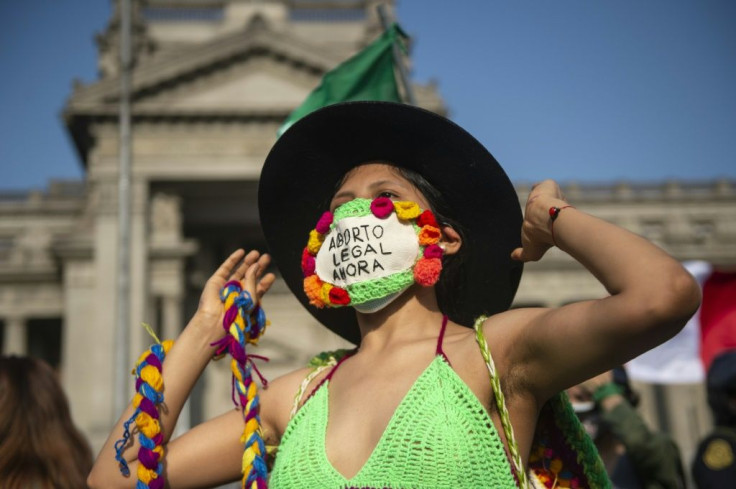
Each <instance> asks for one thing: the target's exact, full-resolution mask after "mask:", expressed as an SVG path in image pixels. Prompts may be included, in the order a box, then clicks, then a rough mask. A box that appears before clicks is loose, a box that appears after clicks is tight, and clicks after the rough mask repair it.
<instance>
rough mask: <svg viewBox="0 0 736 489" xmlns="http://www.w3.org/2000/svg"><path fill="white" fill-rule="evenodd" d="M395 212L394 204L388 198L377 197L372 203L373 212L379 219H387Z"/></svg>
mask: <svg viewBox="0 0 736 489" xmlns="http://www.w3.org/2000/svg"><path fill="white" fill-rule="evenodd" d="M393 211H394V203H393V201H392V200H391V199H389V198H388V197H376V198H375V199H373V202H371V212H372V213H373V215H374V216H376V217H377V218H379V219H385V218H387V217H388V216H390V215H391V213H392V212H393Z"/></svg>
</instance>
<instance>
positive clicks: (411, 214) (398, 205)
mask: <svg viewBox="0 0 736 489" xmlns="http://www.w3.org/2000/svg"><path fill="white" fill-rule="evenodd" d="M394 209H396V215H397V216H398V217H399V219H401V220H403V221H408V220H410V219H416V218H417V217H419V215H420V214H421V213H422V210H421V209H420V208H419V205H418V204H417V203H416V202H409V201H404V202H394Z"/></svg>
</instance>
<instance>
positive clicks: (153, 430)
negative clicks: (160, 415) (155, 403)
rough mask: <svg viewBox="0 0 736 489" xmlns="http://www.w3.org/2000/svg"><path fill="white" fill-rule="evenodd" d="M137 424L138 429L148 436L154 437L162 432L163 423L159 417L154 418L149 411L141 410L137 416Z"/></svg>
mask: <svg viewBox="0 0 736 489" xmlns="http://www.w3.org/2000/svg"><path fill="white" fill-rule="evenodd" d="M135 425H136V426H137V427H138V430H139V431H140V432H141V433H143V434H144V435H146V436H147V437H148V438H153V437H154V436H156V435H157V434H159V433H160V432H161V425H160V424H159V422H158V420H157V419H153V418H152V417H151V416H149V415H148V413H145V412H140V413H138V416H136V417H135Z"/></svg>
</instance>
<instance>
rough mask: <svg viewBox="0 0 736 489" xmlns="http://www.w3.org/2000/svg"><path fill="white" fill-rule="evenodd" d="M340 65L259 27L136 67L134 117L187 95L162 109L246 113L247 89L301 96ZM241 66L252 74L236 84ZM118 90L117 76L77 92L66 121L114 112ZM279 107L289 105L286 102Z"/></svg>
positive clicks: (300, 43)
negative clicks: (238, 110)
mask: <svg viewBox="0 0 736 489" xmlns="http://www.w3.org/2000/svg"><path fill="white" fill-rule="evenodd" d="M340 61H341V60H340V59H333V57H332V55H331V54H328V53H325V52H323V50H320V49H318V48H315V47H312V46H310V45H309V44H308V43H305V41H304V40H303V39H296V38H294V37H292V36H290V35H289V34H286V33H283V32H275V31H273V30H270V29H269V28H268V27H267V26H266V25H263V24H258V25H256V27H255V28H251V29H249V30H246V31H242V32H238V33H236V34H231V35H228V36H226V37H223V38H221V39H216V40H214V41H212V42H210V43H207V44H205V45H202V46H198V47H195V48H193V49H192V50H189V51H187V52H186V53H184V54H178V55H175V56H170V55H169V56H160V57H156V56H154V57H153V58H151V59H150V60H148V61H147V62H146V63H143V64H141V65H140V66H137V67H136V68H135V69H134V71H133V81H132V100H133V114H134V115H136V111H137V110H140V113H141V114H145V113H148V112H149V111H150V110H151V109H152V108H153V107H151V104H154V105H158V104H157V102H162V101H168V102H171V101H172V100H177V99H178V100H183V99H184V98H188V97H190V96H191V97H194V98H193V100H189V101H187V102H181V103H174V104H173V105H171V104H168V105H167V106H165V107H161V109H168V110H165V112H166V111H169V112H176V110H175V109H179V110H184V111H186V109H196V111H197V112H203V111H206V110H207V109H208V108H211V109H212V110H213V111H214V112H219V111H220V110H221V109H222V108H223V104H222V101H221V98H222V97H229V99H230V103H229V104H227V105H226V107H227V108H228V110H229V111H232V110H233V109H235V108H236V107H237V106H238V105H240V106H242V107H243V108H244V109H248V108H250V107H252V105H253V102H254V99H257V98H258V97H257V94H256V93H246V91H245V89H248V90H249V91H253V90H256V89H258V88H268V90H263V91H262V93H261V94H260V95H261V96H267V97H269V98H271V102H275V101H277V100H275V99H277V98H278V92H277V93H269V92H270V91H271V89H272V88H274V87H275V88H277V89H279V90H278V91H281V92H282V94H286V93H287V92H290V91H292V88H293V87H296V93H301V94H302V95H304V94H305V93H304V91H303V90H300V89H299V87H300V85H301V86H309V85H311V87H313V86H314V85H315V84H316V81H317V80H318V79H319V77H320V76H321V75H322V74H324V73H325V72H326V71H328V70H329V69H331V68H332V67H334V66H335V65H336V64H337V63H339V62H340ZM244 67H247V69H248V70H251V71H252V73H251V74H250V75H248V76H246V75H243V74H242V73H240V79H238V76H237V73H233V72H237V71H238V69H242V68H244ZM275 67H280V69H275ZM260 71H265V73H260ZM233 74H235V75H236V76H233ZM213 82H214V83H213ZM309 82H311V83H309ZM268 83H273V84H274V85H269V84H268ZM213 84H214V86H206V85H213ZM243 84H244V85H243ZM119 87H120V79H119V77H117V76H116V77H110V78H107V79H103V80H101V81H99V82H96V83H94V84H91V85H87V86H83V87H79V88H77V89H76V90H75V92H74V93H73V94H72V96H71V97H70V99H69V100H68V103H67V106H66V109H65V116H66V118H67V121H68V122H69V121H70V120H71V119H73V118H75V117H79V116H85V115H89V116H93V115H106V114H113V113H115V112H116V111H117V104H118V101H119V90H120V88H119ZM307 91H308V90H307ZM255 102H258V103H255V105H256V106H258V107H260V108H266V107H267V108H268V109H269V110H273V109H274V108H275V107H274V106H273V103H271V104H266V103H265V101H263V100H261V101H260V102H259V101H258V100H255ZM210 104H211V105H210ZM282 105H284V107H286V106H288V104H287V103H284V102H282ZM293 106H294V105H293V102H292V105H291V107H292V108H293Z"/></svg>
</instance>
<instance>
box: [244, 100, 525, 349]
mask: <svg viewBox="0 0 736 489" xmlns="http://www.w3.org/2000/svg"><path fill="white" fill-rule="evenodd" d="M372 161H381V162H390V163H391V164H393V165H394V166H397V167H401V168H407V169H410V170H413V171H415V172H417V173H419V174H420V175H422V176H423V177H424V178H425V179H426V180H427V181H428V182H429V183H430V184H432V185H433V186H434V187H435V188H436V189H437V190H439V192H440V193H441V194H442V197H443V198H444V201H445V203H446V204H447V209H444V210H443V212H442V214H444V215H445V216H446V217H449V218H451V219H453V220H454V221H456V222H458V223H459V224H460V225H461V227H462V229H463V231H464V237H463V246H464V247H466V250H464V252H465V253H467V255H466V256H465V265H464V284H463V287H462V292H461V293H458V294H452V293H451V292H450V294H449V297H447V298H446V299H445V300H452V301H453V306H454V307H452V308H445V307H443V304H442V303H440V308H441V309H442V310H443V311H446V310H449V309H452V310H454V311H459V312H456V313H454V314H453V313H450V314H449V316H450V319H451V320H452V321H455V322H457V323H459V324H462V325H464V326H472V324H473V321H474V320H475V318H477V317H478V316H480V315H484V314H485V315H491V314H495V313H497V312H501V311H504V310H506V309H508V308H509V306H510V305H511V301H512V300H513V298H514V294H515V293H516V289H517V287H518V285H519V280H520V278H521V271H522V264H521V263H520V262H517V261H514V260H512V259H511V252H512V251H513V250H514V248H517V247H518V246H520V243H521V223H522V215H521V207H520V205H519V199H518V196H517V194H516V191H515V190H514V187H513V185H512V184H511V182H510V181H509V178H508V176H506V173H505V172H504V171H503V169H502V168H501V166H500V165H499V164H498V162H497V161H496V159H495V158H494V157H493V156H492V155H491V154H490V153H489V152H488V150H486V149H485V148H484V147H483V145H482V144H481V143H480V142H478V140H476V139H475V138H474V137H473V136H471V135H470V134H469V133H468V132H467V131H465V130H464V129H463V128H461V127H460V126H458V125H457V124H455V123H454V122H452V121H450V120H448V119H446V118H444V117H442V116H440V115H437V114H435V113H433V112H429V111H427V110H424V109H420V108H418V107H414V106H411V105H405V104H397V103H388V102H346V103H341V104H336V105H331V106H328V107H325V108H322V109H320V110H317V111H315V112H312V113H311V114H309V115H307V116H305V117H304V118H302V119H301V120H299V121H298V122H296V123H295V124H294V125H293V126H291V127H290V128H289V129H288V130H287V131H286V132H285V133H284V134H283V135H282V136H281V137H280V138H279V139H278V141H277V142H276V144H275V145H274V146H273V148H272V149H271V151H270V153H269V154H268V156H267V157H266V161H265V163H264V165H263V171H262V172H261V178H260V184H259V189H258V207H259V212H260V219H261V226H262V228H263V232H264V234H265V237H266V241H267V243H268V247H269V252H270V253H271V255H272V256H273V258H274V261H275V263H276V265H277V266H278V268H279V270H280V271H281V275H282V277H283V279H284V280H285V281H286V283H287V284H288V286H289V288H290V289H291V291H292V292H293V293H294V294H295V295H296V296H297V298H298V299H299V301H300V302H301V303H302V305H304V307H305V308H307V310H308V311H309V312H310V313H311V314H312V316H314V317H315V318H316V319H317V320H318V321H319V322H321V323H322V324H324V325H325V326H327V327H328V328H329V329H331V330H332V331H334V332H335V333H337V334H338V335H340V336H342V337H343V338H345V339H346V340H348V341H351V342H353V343H355V344H358V343H360V331H359V329H358V323H357V319H356V313H355V311H354V310H353V308H351V307H343V308H336V309H333V308H325V309H318V308H316V307H314V306H312V305H310V304H309V300H308V298H307V296H306V294H305V293H304V289H303V281H304V276H303V274H302V269H301V257H302V251H303V250H304V247H305V246H306V244H307V240H308V238H309V231H311V230H312V229H314V227H315V224H316V223H317V220H318V219H319V217H320V216H321V215H322V213H323V212H324V211H326V210H328V206H329V202H330V200H331V198H332V196H333V194H334V192H335V190H336V186H337V184H338V182H340V181H341V179H342V178H343V176H344V175H345V174H346V173H347V172H348V171H350V170H351V169H352V168H355V167H356V166H359V165H361V164H363V163H368V162H372ZM440 280H442V279H440Z"/></svg>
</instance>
